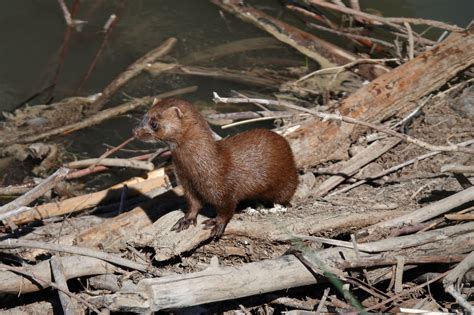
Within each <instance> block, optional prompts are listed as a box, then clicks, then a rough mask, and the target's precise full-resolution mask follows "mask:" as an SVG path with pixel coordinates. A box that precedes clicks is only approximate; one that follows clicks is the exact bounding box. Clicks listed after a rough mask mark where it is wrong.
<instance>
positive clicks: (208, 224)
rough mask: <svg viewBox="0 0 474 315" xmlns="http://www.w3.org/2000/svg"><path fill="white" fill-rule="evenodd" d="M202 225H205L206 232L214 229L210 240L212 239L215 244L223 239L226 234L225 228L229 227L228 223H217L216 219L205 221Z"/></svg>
mask: <svg viewBox="0 0 474 315" xmlns="http://www.w3.org/2000/svg"><path fill="white" fill-rule="evenodd" d="M202 224H204V229H205V230H209V229H211V228H212V230H211V235H210V238H212V240H213V241H214V242H216V241H218V240H219V239H220V238H221V236H222V235H223V234H224V231H225V227H226V226H227V224H226V223H217V221H216V219H208V220H205V221H203V222H202Z"/></svg>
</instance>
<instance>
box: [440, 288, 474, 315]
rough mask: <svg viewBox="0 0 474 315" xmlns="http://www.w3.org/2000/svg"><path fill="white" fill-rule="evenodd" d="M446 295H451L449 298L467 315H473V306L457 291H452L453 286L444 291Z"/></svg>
mask: <svg viewBox="0 0 474 315" xmlns="http://www.w3.org/2000/svg"><path fill="white" fill-rule="evenodd" d="M444 290H445V291H446V292H447V293H449V294H451V296H452V297H453V298H454V299H455V300H456V301H457V302H458V303H459V305H461V306H462V307H464V309H465V310H466V311H467V312H468V313H469V314H474V306H472V305H471V303H469V301H467V300H466V299H465V298H464V297H463V296H462V295H461V294H460V293H459V292H458V291H456V290H455V289H454V285H452V284H451V285H448V286H447V287H446V288H445V289H444Z"/></svg>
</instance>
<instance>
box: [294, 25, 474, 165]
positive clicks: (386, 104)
mask: <svg viewBox="0 0 474 315" xmlns="http://www.w3.org/2000/svg"><path fill="white" fill-rule="evenodd" d="M473 50H474V34H472V33H471V32H467V33H460V34H453V35H452V36H450V37H449V38H448V39H447V40H445V41H444V42H442V43H440V44H439V45H438V46H436V47H435V48H433V49H432V50H430V51H427V52H425V53H423V54H421V55H419V56H418V57H416V58H415V59H413V60H411V61H409V62H407V63H405V64H403V65H401V66H399V67H398V68H396V69H394V70H392V71H390V72H389V73H386V74H384V75H382V76H380V77H378V78H377V79H375V80H374V81H372V82H371V83H369V84H367V85H366V86H364V87H362V88H361V89H359V90H358V91H357V92H355V93H354V94H352V95H350V96H348V97H347V98H346V99H345V100H343V101H342V103H341V106H340V109H339V111H340V113H341V114H342V115H347V116H350V117H352V118H357V119H359V120H363V121H367V122H373V123H379V122H381V121H382V120H384V119H386V118H388V117H391V116H394V115H403V114H404V113H407V112H409V111H411V110H413V109H414V108H415V107H416V106H417V104H416V102H417V101H418V100H419V99H420V98H421V97H422V96H424V95H426V94H429V93H430V92H432V91H434V90H436V89H438V88H439V87H441V86H442V85H443V84H445V83H446V82H447V81H448V80H449V79H450V78H452V77H453V76H454V75H455V74H456V73H458V72H459V71H461V70H463V69H466V68H468V67H470V66H472V64H473V63H474V55H473V54H472V53H471V52H472V51H473ZM354 130H355V128H354V126H353V125H348V124H345V123H342V124H340V125H339V124H338V123H336V122H322V121H320V120H319V119H310V120H308V121H306V122H304V123H302V124H301V126H300V128H298V129H296V130H295V131H293V132H291V133H289V134H288V135H287V136H286V137H287V139H288V140H289V141H290V144H291V146H292V148H293V152H295V155H296V161H297V164H298V166H299V167H310V166H314V165H317V164H319V163H321V162H324V161H329V160H333V159H335V158H336V159H337V158H340V156H341V152H346V151H347V149H348V146H349V144H350V141H349V139H350V138H351V137H350V136H351V134H352V133H353V132H354Z"/></svg>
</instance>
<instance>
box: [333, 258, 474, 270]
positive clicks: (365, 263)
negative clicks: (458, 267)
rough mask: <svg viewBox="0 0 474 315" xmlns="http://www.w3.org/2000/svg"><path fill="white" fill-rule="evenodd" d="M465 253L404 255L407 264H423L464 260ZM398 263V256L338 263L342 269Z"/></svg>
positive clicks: (450, 262)
mask: <svg viewBox="0 0 474 315" xmlns="http://www.w3.org/2000/svg"><path fill="white" fill-rule="evenodd" d="M465 257H466V256H465V255H447V256H441V255H440V256H412V255H410V256H406V257H405V256H404V258H405V264H406V265H421V264H452V263H456V262H460V261H462V260H463V259H464V258H465ZM396 264H397V259H396V257H383V258H362V259H360V260H358V261H347V260H346V261H343V262H341V263H339V264H338V266H339V267H340V268H342V269H357V268H364V267H365V268H371V267H382V266H393V265H396Z"/></svg>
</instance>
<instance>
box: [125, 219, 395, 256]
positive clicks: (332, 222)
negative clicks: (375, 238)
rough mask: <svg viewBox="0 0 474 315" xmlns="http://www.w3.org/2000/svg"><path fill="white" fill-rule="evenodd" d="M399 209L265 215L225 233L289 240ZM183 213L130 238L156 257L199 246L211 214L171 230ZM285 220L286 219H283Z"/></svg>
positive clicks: (239, 223) (359, 223)
mask: <svg viewBox="0 0 474 315" xmlns="http://www.w3.org/2000/svg"><path fill="white" fill-rule="evenodd" d="M396 212H398V213H400V212H399V211H374V212H370V215H369V214H367V213H349V214H346V213H341V214H340V215H335V214H334V213H331V215H328V216H324V215H323V214H318V215H315V216H309V217H306V219H305V220H304V221H302V220H300V218H295V217H290V218H288V217H275V216H270V215H268V216H265V217H264V218H259V219H256V220H252V221H249V220H231V221H230V222H229V224H228V225H227V227H226V230H225V232H224V235H241V236H247V237H250V238H253V239H262V240H266V241H289V240H291V239H293V238H294V237H293V235H294V234H298V233H309V234H318V233H323V232H327V231H333V230H345V229H347V228H349V227H350V228H354V227H357V226H364V225H367V224H370V223H369V222H371V221H372V222H373V221H376V222H378V221H380V220H384V219H386V218H387V216H393V215H395V213H396ZM182 216H183V213H182V212H181V211H173V212H170V213H168V214H166V215H164V216H162V217H161V218H160V219H158V220H157V221H156V222H155V223H153V225H150V226H148V227H146V228H143V229H142V230H141V231H140V233H139V234H138V235H137V236H136V237H135V238H133V239H132V240H129V242H132V243H133V244H135V245H136V246H139V247H145V246H146V247H153V248H154V249H155V252H156V255H155V257H154V259H156V260H158V261H165V260H168V259H171V258H173V257H175V256H178V255H180V254H182V253H184V252H188V251H190V250H192V249H194V248H196V247H197V246H198V245H199V244H201V243H202V242H203V241H205V240H207V239H208V238H209V233H210V231H209V230H204V229H203V226H202V224H201V223H202V222H203V221H204V220H205V219H207V217H205V216H202V215H198V218H197V225H196V226H191V227H189V228H188V229H187V230H185V231H182V232H179V233H177V232H174V231H170V228H171V227H172V226H173V224H175V223H176V221H178V219H180V218H181V217H182ZM282 221H284V222H282ZM283 227H285V228H283Z"/></svg>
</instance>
